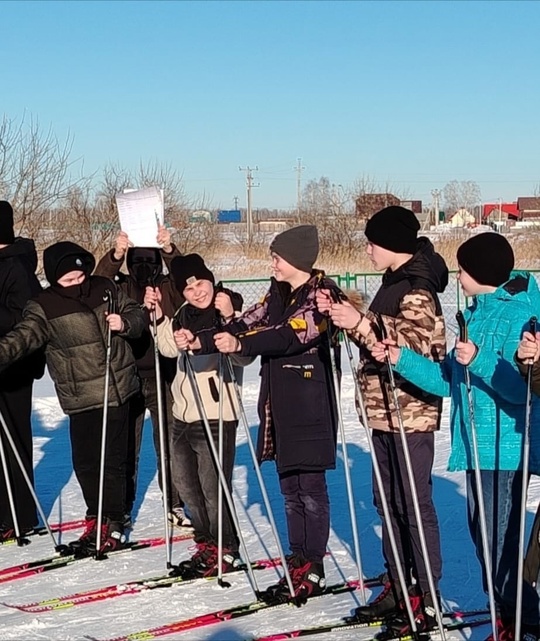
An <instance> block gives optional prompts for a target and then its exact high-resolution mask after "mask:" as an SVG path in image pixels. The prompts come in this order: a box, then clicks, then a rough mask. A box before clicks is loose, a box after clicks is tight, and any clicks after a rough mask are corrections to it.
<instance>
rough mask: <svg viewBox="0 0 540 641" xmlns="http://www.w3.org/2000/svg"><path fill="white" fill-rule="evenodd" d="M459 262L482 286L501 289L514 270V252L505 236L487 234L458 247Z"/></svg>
mask: <svg viewBox="0 0 540 641" xmlns="http://www.w3.org/2000/svg"><path fill="white" fill-rule="evenodd" d="M457 262H458V264H459V266H460V267H461V269H463V270H464V271H466V272H467V274H469V276H472V277H473V278H474V280H475V281H476V282H477V283H479V284H480V285H491V286H492V287H499V285H502V284H503V283H506V281H507V280H509V278H510V272H511V271H512V270H513V269H514V252H513V250H512V247H511V246H510V243H509V242H508V241H507V240H506V238H505V237H504V236H501V235H500V234H496V233H494V232H485V233H483V234H478V235H477V236H473V237H472V238H469V240H466V241H465V242H464V243H463V244H462V245H460V246H459V247H458V250H457Z"/></svg>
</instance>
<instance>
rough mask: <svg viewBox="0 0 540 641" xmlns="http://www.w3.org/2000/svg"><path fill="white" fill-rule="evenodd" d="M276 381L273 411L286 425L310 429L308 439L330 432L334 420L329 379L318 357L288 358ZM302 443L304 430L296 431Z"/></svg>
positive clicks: (280, 368)
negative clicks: (332, 417) (329, 393)
mask: <svg viewBox="0 0 540 641" xmlns="http://www.w3.org/2000/svg"><path fill="white" fill-rule="evenodd" d="M276 376H277V377H278V380H274V381H272V393H271V399H273V400H272V406H273V407H272V410H273V412H274V413H275V414H276V417H279V418H280V419H281V420H280V422H282V423H283V424H286V425H289V426H290V427H291V428H306V430H305V437H308V438H309V437H313V436H315V435H316V434H317V433H318V432H321V433H326V432H327V430H328V427H329V423H330V420H331V417H330V408H329V397H328V377H327V374H326V372H325V369H324V365H323V363H321V362H320V360H319V359H318V357H317V355H315V354H313V355H311V354H309V355H306V354H303V355H301V356H298V357H294V358H291V359H288V360H287V362H286V363H282V364H281V365H280V367H279V369H278V370H277V371H276ZM295 432H297V436H298V437H299V438H300V440H302V439H303V438H304V436H302V434H303V433H304V432H303V430H301V429H300V430H296V429H295Z"/></svg>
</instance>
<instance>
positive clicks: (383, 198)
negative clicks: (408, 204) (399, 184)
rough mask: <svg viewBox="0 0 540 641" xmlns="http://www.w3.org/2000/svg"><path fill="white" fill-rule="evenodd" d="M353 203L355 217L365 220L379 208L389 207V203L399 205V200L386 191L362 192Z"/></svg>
mask: <svg viewBox="0 0 540 641" xmlns="http://www.w3.org/2000/svg"><path fill="white" fill-rule="evenodd" d="M355 203H356V215H357V217H358V218H360V219H361V220H367V219H368V218H371V216H373V214H376V213H377V212H378V211H380V210H381V209H384V208H385V207H390V206H391V205H399V204H401V201H400V200H399V198H398V197H397V196H394V195H393V194H388V193H386V194H362V195H361V196H358V198H356V200H355Z"/></svg>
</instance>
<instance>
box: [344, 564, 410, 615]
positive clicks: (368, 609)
mask: <svg viewBox="0 0 540 641" xmlns="http://www.w3.org/2000/svg"><path fill="white" fill-rule="evenodd" d="M385 579H386V581H385V582H384V584H383V589H382V591H381V592H380V594H379V595H378V596H377V597H376V598H375V599H374V600H373V601H372V602H371V603H368V604H367V605H361V606H360V607H358V608H356V610H355V611H354V614H353V616H352V617H351V620H355V621H358V622H359V623H370V622H372V621H380V620H382V619H385V618H387V617H391V616H394V615H397V614H399V613H400V612H401V589H400V587H399V585H397V584H396V583H394V582H393V581H392V580H391V579H390V578H389V577H388V575H386V576H385Z"/></svg>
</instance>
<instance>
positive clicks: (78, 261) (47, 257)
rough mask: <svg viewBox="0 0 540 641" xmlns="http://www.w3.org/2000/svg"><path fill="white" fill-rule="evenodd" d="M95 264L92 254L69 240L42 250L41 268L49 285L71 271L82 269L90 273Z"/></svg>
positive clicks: (54, 283)
mask: <svg viewBox="0 0 540 641" xmlns="http://www.w3.org/2000/svg"><path fill="white" fill-rule="evenodd" d="M95 266H96V259H95V258H94V257H93V256H92V254H91V253H90V252H89V251H87V250H86V249H84V247H81V246H80V245H77V244H76V243H72V242H70V241H62V242H60V243H55V244H54V245H51V246H50V247H47V249H46V250H45V251H44V252H43V268H44V270H45V276H46V278H47V280H48V281H49V283H50V284H51V285H56V283H58V280H59V279H60V278H62V276H65V275H66V274H68V273H69V272H72V271H82V272H84V273H85V274H86V275H87V276H88V275H90V274H91V273H92V271H93V269H94V267H95Z"/></svg>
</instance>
